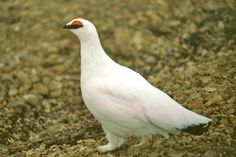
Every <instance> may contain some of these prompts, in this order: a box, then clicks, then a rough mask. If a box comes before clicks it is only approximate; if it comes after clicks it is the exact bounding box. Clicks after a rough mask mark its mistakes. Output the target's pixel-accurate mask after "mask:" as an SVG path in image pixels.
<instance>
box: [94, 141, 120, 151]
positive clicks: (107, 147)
mask: <svg viewBox="0 0 236 157" xmlns="http://www.w3.org/2000/svg"><path fill="white" fill-rule="evenodd" d="M115 149H116V147H114V146H113V145H111V144H109V143H108V144H106V145H103V146H99V147H97V150H98V151H99V152H100V153H106V152H110V151H113V150H115Z"/></svg>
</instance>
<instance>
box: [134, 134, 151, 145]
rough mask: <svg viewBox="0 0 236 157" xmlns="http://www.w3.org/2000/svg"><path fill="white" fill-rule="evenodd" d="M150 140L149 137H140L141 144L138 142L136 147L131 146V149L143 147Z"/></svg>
mask: <svg viewBox="0 0 236 157" xmlns="http://www.w3.org/2000/svg"><path fill="white" fill-rule="evenodd" d="M149 139H150V137H149V136H143V137H141V142H139V143H138V144H136V145H133V146H132V147H140V146H142V145H144V144H145V143H147V141H148V140H149Z"/></svg>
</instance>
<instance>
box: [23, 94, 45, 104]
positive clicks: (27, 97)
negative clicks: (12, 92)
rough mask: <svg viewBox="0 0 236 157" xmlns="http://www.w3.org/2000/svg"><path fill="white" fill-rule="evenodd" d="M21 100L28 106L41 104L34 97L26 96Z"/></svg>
mask: <svg viewBox="0 0 236 157" xmlns="http://www.w3.org/2000/svg"><path fill="white" fill-rule="evenodd" d="M23 98H24V99H25V101H26V102H27V103H28V104H30V105H34V106H36V105H40V104H41V102H40V99H39V98H38V97H37V96H36V95H33V94H28V95H24V96H23Z"/></svg>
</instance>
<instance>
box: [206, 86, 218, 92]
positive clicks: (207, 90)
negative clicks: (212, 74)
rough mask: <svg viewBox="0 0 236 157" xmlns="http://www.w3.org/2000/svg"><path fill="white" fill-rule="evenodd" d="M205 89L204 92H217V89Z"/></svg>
mask: <svg viewBox="0 0 236 157" xmlns="http://www.w3.org/2000/svg"><path fill="white" fill-rule="evenodd" d="M203 89H204V91H206V92H214V91H216V90H217V89H216V88H214V87H204V88H203Z"/></svg>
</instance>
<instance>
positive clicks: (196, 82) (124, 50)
mask: <svg viewBox="0 0 236 157" xmlns="http://www.w3.org/2000/svg"><path fill="white" fill-rule="evenodd" d="M235 7H236V2H235V1H234V0H226V1H222V0H208V1H199V0H191V1H190V0H182V1H180V0H179V1H178V0H167V1H166V0H149V1H147V0H146V1H136V0H129V1H126V2H125V3H124V1H122V0H116V1H107V0H99V1H97V0H89V1H86V0H56V1H40V0H34V1H32V0H15V1H7V0H1V5H0V8H1V11H0V28H1V29H0V34H1V37H0V41H1V45H0V76H1V77H0V154H1V156H3V157H4V156H13V157H25V156H27V157H53V156H55V157H58V156H59V157H64V156H66V157H78V156H79V157H80V156H81V157H83V156H90V157H101V156H104V157H113V156H114V157H115V156H129V157H131V156H136V157H139V156H142V157H145V156H148V157H156V156H160V157H161V156H163V157H166V156H168V157H200V156H203V157H218V156H219V157H233V156H235V154H236V128H235V127H236V111H235V109H236V98H235V96H236V69H235V65H236V10H235ZM75 17H84V18H86V19H89V20H91V21H93V23H95V25H96V26H97V29H98V32H99V34H100V38H101V40H102V43H103V46H104V49H105V50H106V51H107V52H108V54H109V55H110V56H111V57H112V58H113V59H114V60H115V61H117V62H119V63H121V64H123V65H125V66H128V67H130V68H132V69H135V70H136V71H138V72H139V73H141V74H142V75H143V76H144V77H145V78H147V79H148V80H149V81H150V82H151V83H152V84H153V85H155V86H156V87H158V88H160V89H161V90H163V91H165V92H166V93H168V94H169V95H170V96H171V97H173V98H174V99H175V100H177V101H178V102H180V103H182V104H183V105H184V106H185V107H187V108H189V109H191V110H193V111H195V112H197V113H199V114H202V115H205V116H208V117H211V118H212V119H213V124H212V126H211V127H210V129H209V132H207V133H205V134H204V135H202V136H192V135H189V134H184V133H181V134H179V135H175V136H171V138H170V139H169V140H165V139H164V138H163V137H161V136H158V135H156V136H153V138H152V140H150V142H148V143H147V144H146V145H145V146H142V147H139V148H131V147H130V146H131V145H133V144H136V143H137V142H138V140H137V139H136V138H128V139H127V142H126V143H125V144H124V145H122V147H121V148H120V149H119V150H117V151H114V152H111V153H107V154H99V153H98V152H97V151H96V147H97V146H99V145H102V144H105V143H106V139H105V138H104V133H103V131H102V129H101V126H100V124H99V123H98V122H97V121H96V120H95V119H94V117H93V116H92V115H91V114H90V113H89V112H88V110H87V109H86V107H85V105H84V103H83V100H82V98H81V93H80V55H79V46H80V45H79V41H78V39H76V37H75V36H74V35H72V34H71V33H70V32H68V31H66V30H63V29H62V26H63V25H64V24H65V23H67V22H68V21H69V20H71V19H73V18H75Z"/></svg>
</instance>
